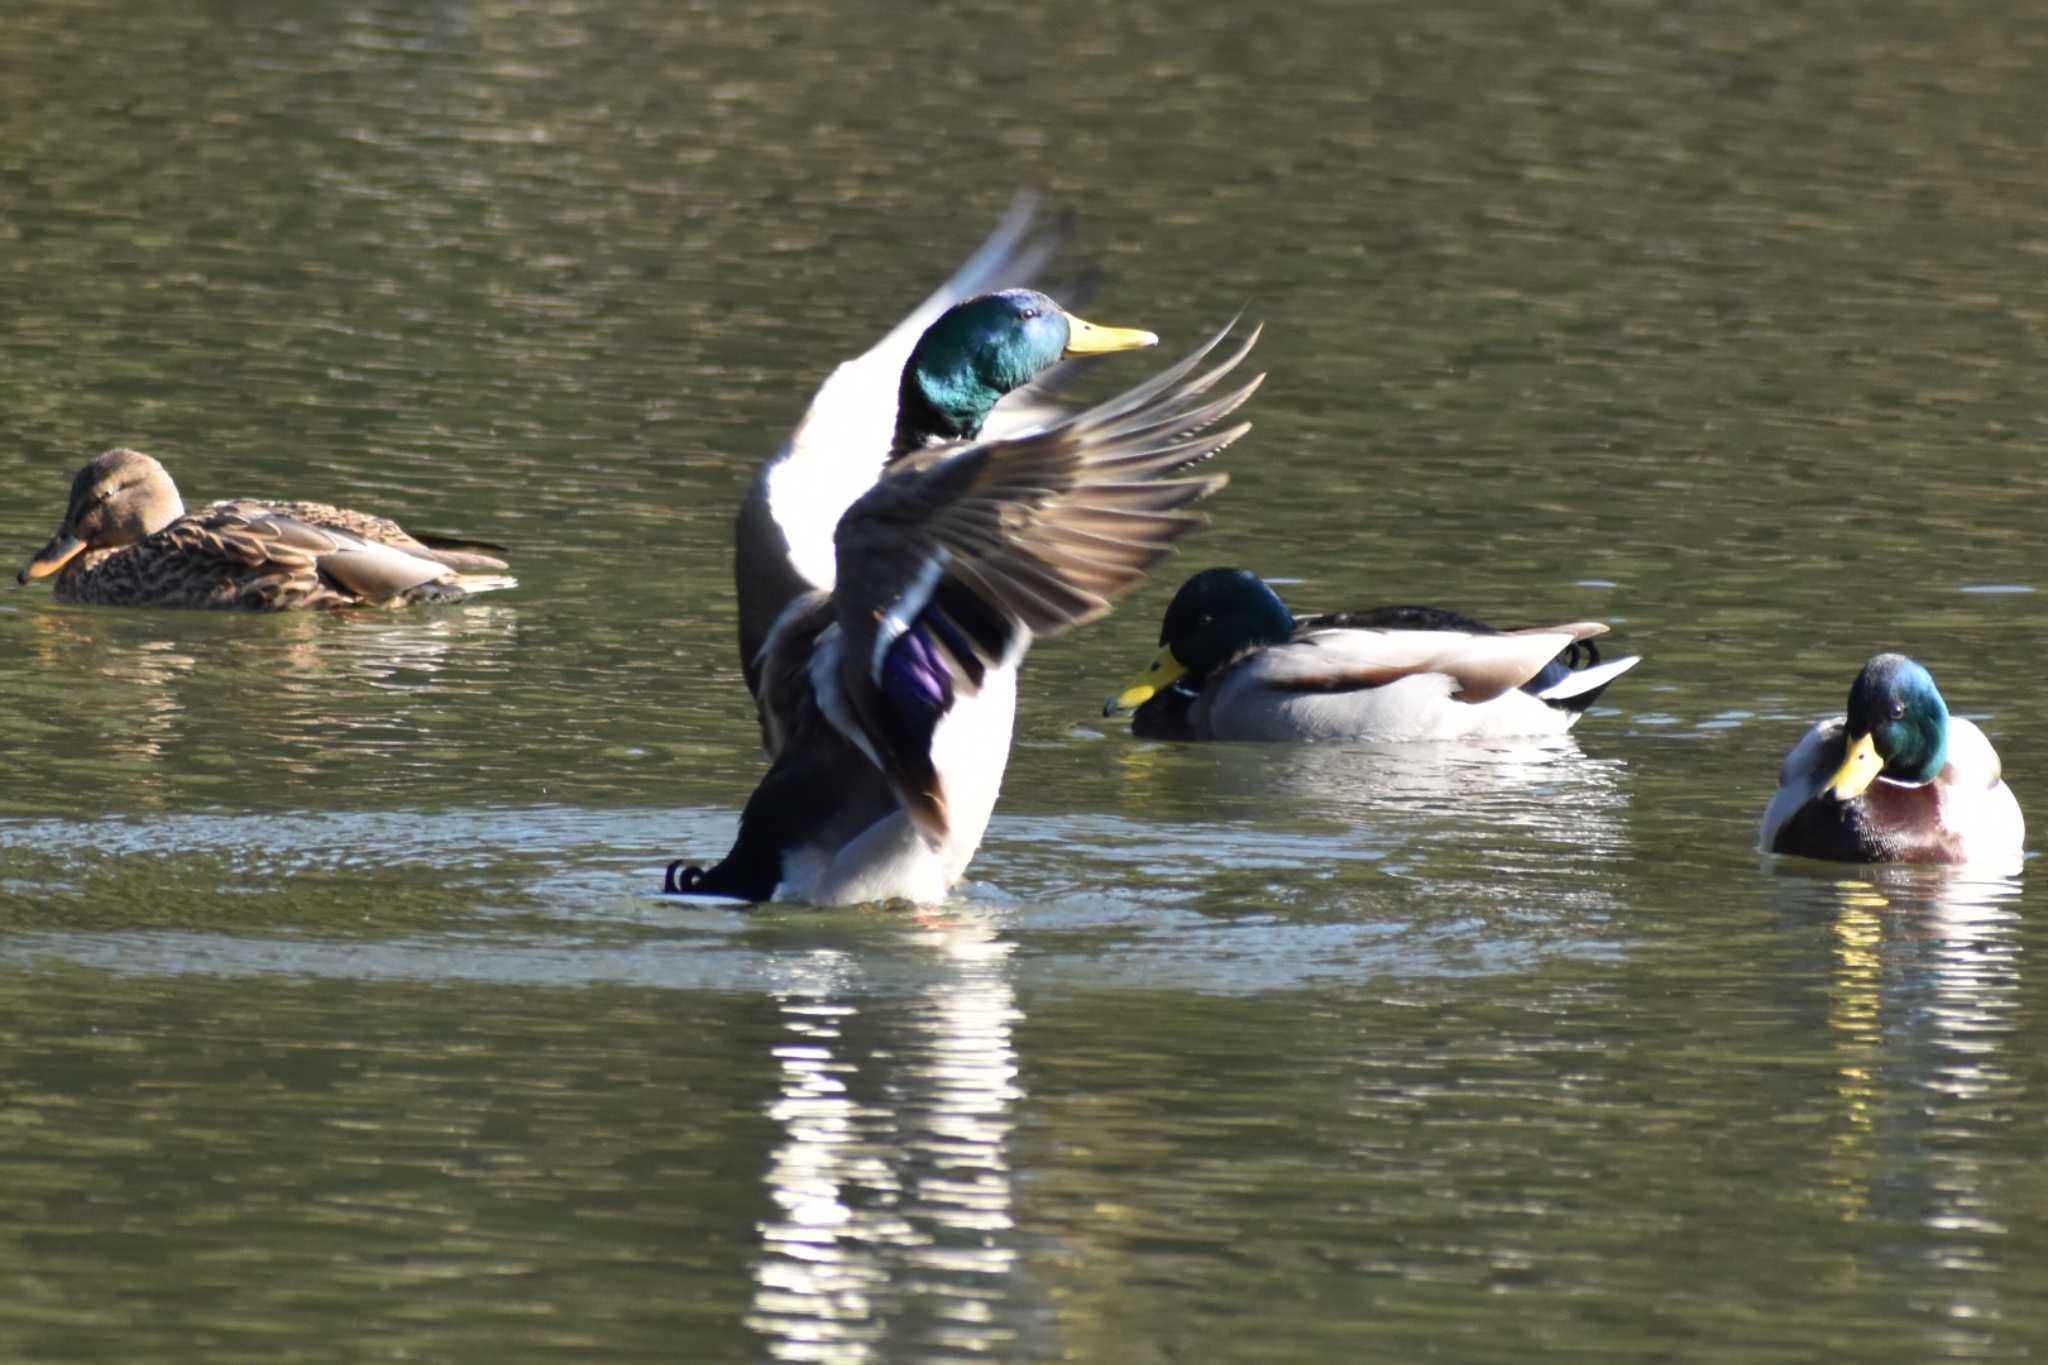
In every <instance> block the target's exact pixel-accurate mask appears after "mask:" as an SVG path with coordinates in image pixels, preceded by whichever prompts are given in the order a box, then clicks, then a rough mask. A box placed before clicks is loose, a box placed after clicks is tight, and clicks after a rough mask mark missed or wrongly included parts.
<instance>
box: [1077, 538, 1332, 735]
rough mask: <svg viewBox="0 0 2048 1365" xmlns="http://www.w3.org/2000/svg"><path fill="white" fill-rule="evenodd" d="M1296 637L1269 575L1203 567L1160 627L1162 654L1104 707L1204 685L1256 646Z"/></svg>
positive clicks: (1109, 711)
mask: <svg viewBox="0 0 2048 1365" xmlns="http://www.w3.org/2000/svg"><path fill="white" fill-rule="evenodd" d="M1293 638H1294V613H1293V612H1291V611H1289V610H1288V609H1287V604H1286V603H1285V602H1283V601H1281V600H1280V594H1278V593H1276V592H1274V591H1273V590H1272V589H1271V588H1269V587H1267V586H1266V580H1265V579H1263V578H1260V577H1259V576H1258V575H1257V574H1255V573H1253V572H1252V571H1251V570H1249V569H1204V570H1202V571H1201V572H1200V573H1198V574H1196V575H1195V576H1194V577H1193V578H1190V579H1189V580H1188V581H1187V582H1185V583H1183V584H1181V585H1180V591H1179V592H1177V593H1175V594H1174V595H1173V601H1172V602H1170V603H1168V604H1167V608H1166V619H1165V620H1164V621H1163V622H1161V623H1160V626H1159V653H1158V655H1157V657H1155V658H1154V659H1153V660H1152V666H1151V667H1150V668H1148V669H1146V670H1145V671H1144V672H1142V673H1140V674H1138V676H1136V677H1135V678H1132V679H1131V681H1130V682H1129V683H1128V684H1127V685H1126V686H1125V688H1124V690H1123V691H1121V692H1119V693H1117V694H1116V695H1115V696H1113V697H1111V698H1110V699H1109V703H1108V704H1107V705H1106V706H1104V707H1103V708H1102V714H1104V715H1105V716H1109V715H1114V714H1116V713H1117V712H1118V711H1121V710H1124V709H1126V708H1127V707H1132V706H1138V705H1140V704H1142V703H1144V702H1146V701H1149V700H1151V698H1152V696H1153V695H1154V694H1155V693H1157V692H1158V691H1159V690H1160V689H1161V688H1164V687H1170V686H1172V685H1173V684H1175V683H1177V682H1180V681H1181V680H1182V679H1186V680H1187V683H1188V685H1189V686H1190V687H1194V688H1198V689H1199V688H1200V687H1201V685H1202V683H1203V682H1204V681H1205V680H1206V679H1207V678H1208V676H1209V675H1210V674H1211V673H1213V672H1215V671H1216V670H1217V669H1219V668H1221V667H1222V666H1223V665H1225V664H1227V663H1229V662H1230V661H1231V660H1232V659H1234V658H1236V657H1237V656H1238V655H1239V654H1242V653H1243V652H1244V651H1246V650H1247V649H1250V648H1252V647H1253V646H1254V645H1278V644H1285V643H1286V642H1287V641H1289V640H1291V639H1293Z"/></svg>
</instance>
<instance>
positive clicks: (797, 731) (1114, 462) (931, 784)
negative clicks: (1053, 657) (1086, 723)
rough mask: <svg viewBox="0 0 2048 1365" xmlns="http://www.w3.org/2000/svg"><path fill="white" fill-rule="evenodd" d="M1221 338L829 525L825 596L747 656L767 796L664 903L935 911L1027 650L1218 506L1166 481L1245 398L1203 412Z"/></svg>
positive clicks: (969, 850)
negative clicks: (766, 760)
mask: <svg viewBox="0 0 2048 1365" xmlns="http://www.w3.org/2000/svg"><path fill="white" fill-rule="evenodd" d="M1227 332H1228V329H1225V332H1224V333H1219V334H1218V335H1217V336H1216V337H1215V338H1214V339H1213V340H1211V341H1210V342H1209V344H1208V345H1206V346H1203V347H1202V348H1201V349H1200V350H1198V351H1196V352H1195V353H1194V354H1193V355H1191V356H1189V357H1188V358H1187V359H1185V360H1183V361H1181V362H1180V363H1179V364H1177V365H1175V366H1173V367H1172V368H1170V369H1168V370H1166V371H1164V372H1163V373H1161V374H1159V375H1158V376H1156V377H1154V378H1153V379H1151V380H1149V381H1147V382H1146V383H1144V384H1141V385H1139V386H1138V387H1137V388H1134V389H1132V390H1130V391H1129V392H1128V393H1125V394H1124V395H1122V396H1121V397H1118V398H1114V399H1111V400H1109V401H1108V402H1105V403H1102V404H1100V405H1098V406H1096V407H1093V408H1089V409H1087V410H1085V411H1083V412H1080V413H1077V414H1075V415H1073V416H1071V417H1069V418H1066V419H1064V420H1062V421H1059V422H1056V423H1054V424H1053V425H1051V426H1049V427H1045V428H1043V429H1041V430H1038V431H1035V432H1030V433H1027V434H1024V435H1021V436H1015V437H1010V438H1008V439H1003V440H988V441H981V442H977V443H975V444H971V445H951V446H942V447H939V448H936V449H932V450H924V451H918V452H914V453H911V454H907V455H905V456H903V457H902V458H900V459H897V460H896V461H895V462H894V463H892V464H891V465H890V466H889V467H888V469H887V470H886V471H885V472H884V473H883V475H882V476H881V478H880V479H879V480H877V482H876V483H875V486H874V487H873V488H871V489H869V490H868V491H867V492H866V493H864V494H862V495H861V496H860V497H859V498H858V499H857V500H856V501H855V502H854V504H853V505H852V506H851V507H850V508H848V509H847V511H846V515H845V516H843V517H841V518H840V521H839V525H838V528H837V530H836V531H835V533H834V541H835V546H836V561H837V562H836V565H835V570H834V576H833V586H832V588H831V590H830V591H823V590H812V591H810V592H808V593H805V594H804V595H803V596H801V597H799V598H798V599H797V600H796V601H794V602H792V603H791V604H790V606H789V607H788V608H787V609H785V610H784V611H783V612H782V613H781V616H780V618H779V619H778V620H777V621H776V624H775V627H774V630H773V631H772V632H771V633H770V635H769V637H768V641H767V644H766V645H765V646H764V647H763V650H762V660H761V687H760V692H759V700H760V704H761V710H762V715H763V724H764V728H765V729H766V731H767V735H768V748H769V752H770V753H772V754H774V755H776V757H775V760H774V762H773V764H771V766H770V767H769V770H768V775H767V777H766V778H765V779H763V780H762V782H761V785H760V786H759V787H757V788H756V789H755V791H754V794H753V796H752V798H751V799H749V800H748V802H747V805H746V809H745V810H744V811H743V812H742V813H741V815H740V829H739V837H738V839H737V841H736V842H735V843H734V844H733V846H732V851H731V852H729V853H728V854H726V856H725V860H724V861H723V862H721V863H719V864H718V865H717V866H715V867H713V868H710V869H709V870H706V869H704V868H701V867H689V868H684V867H682V866H681V864H680V861H678V862H677V863H674V864H671V865H670V867H669V869H668V878H667V885H666V887H665V889H666V890H667V891H670V892H680V893H683V894H694V895H707V896H721V897H728V898H737V899H740V900H748V901H763V900H801V901H812V902H818V903H825V904H848V903H853V902H858V901H869V900H885V899H891V898H898V897H900V898H905V899H910V900H916V901H925V902H930V901H936V900H940V899H942V898H943V897H944V896H945V894H946V892H947V890H948V889H949V888H950V887H951V886H952V885H953V884H954V883H955V882H956V881H958V880H959V878H960V876H961V875H962V874H963V873H964V872H965V871H966V869H967V863H968V860H969V859H970V858H972V857H973V855H974V850H975V848H976V847H977V846H978V845H979V844H980V842H981V836H982V833H983V831H984V830H985V829H986V828H987V826H988V819H989V813H990V811H991V810H992V809H993V807H994V805H995V799H996V791H997V788H998V787H999V786H1000V785H1001V783H1002V777H1003V768H1004V765H1005V764H1006V763H1007V762H1008V759H1009V750H1010V728H1011V723H1012V719H1013V716H1014V712H1015V707H1016V669H1017V665H1018V663H1019V661H1020V660H1021V659H1022V658H1023V655H1024V652H1025V650H1026V649H1027V648H1029V646H1030V644H1031V641H1032V639H1033V637H1034V636H1037V635H1045V634H1050V633H1052V632H1055V631H1059V630H1063V629H1065V628H1067V627H1069V626H1074V625H1078V624H1080V623H1081V622H1084V621H1090V620H1093V619H1094V618H1096V617H1098V616H1100V615H1102V614H1103V613H1105V612H1107V611H1108V610H1109V608H1110V604H1111V602H1113V601H1114V600H1115V599H1116V598H1118V597H1120V596H1122V595H1123V594H1124V593H1125V592H1127V591H1129V590H1130V589H1131V588H1132V587H1133V586H1134V585H1135V584H1136V583H1137V582H1138V580H1139V579H1140V578H1141V577H1142V576H1143V575H1144V573H1145V571H1146V570H1147V569H1148V568H1149V567H1150V566H1151V565H1152V564H1154V563H1155V562H1157V561H1158V559H1159V558H1160V557H1161V556H1162V555H1164V554H1165V553H1166V552H1167V550H1168V549H1169V547H1170V542H1171V541H1172V540H1173V539H1174V538H1175V537H1177V536H1179V535H1181V534H1182V533H1183V532H1185V531H1187V530H1189V529H1190V528H1192V527H1194V526H1197V525H1199V524H1201V522H1202V521H1203V518H1202V517H1200V516H1199V515H1197V514H1195V513H1192V512H1189V511H1185V510H1182V509H1184V508H1185V507H1186V505H1187V504H1188V503H1191V502H1193V501H1195V500H1196V499H1198V498H1202V497H1206V496H1208V495H1209V494H1210V493H1213V492H1215V491H1216V490H1217V489H1218V488H1220V487H1222V486H1223V483H1224V476H1223V475H1220V474H1214V475H1201V476H1191V477H1175V476H1176V475H1179V474H1180V473H1181V471H1183V470H1185V469H1187V468H1188V466H1190V465H1193V464H1195V463H1197V462H1198V461H1201V460H1205V459H1207V458H1209V457H1210V456H1211V455H1213V454H1215V453H1216V452H1217V451H1219V450H1221V449H1223V448H1224V447H1225V446H1227V445H1229V444H1230V443H1231V442H1232V441H1234V440H1236V439H1237V438H1238V437H1239V436H1241V435H1243V434H1244V432H1245V430H1246V429H1247V428H1246V426H1245V424H1242V423H1239V424H1237V425H1233V426H1229V427H1226V428H1224V429H1222V430H1215V429H1214V428H1215V427H1216V424H1217V423H1219V422H1221V421H1223V420H1224V419H1225V418H1226V417H1228V416H1229V415H1230V414H1231V413H1232V412H1234V411H1235V410H1236V409H1237V407H1238V406H1239V405H1240V404H1241V403H1243V402H1244V401H1245V400H1246V399H1247V398H1249V397H1250V396H1251V394H1252V391H1253V390H1254V389H1255V388H1257V387H1258V383H1259V381H1258V379H1253V380H1251V381H1249V382H1247V383H1245V384H1243V385H1241V386H1239V387H1237V388H1236V389H1234V390H1232V391H1231V392H1229V393H1227V394H1225V395H1224V396H1223V397H1221V398H1214V399H1209V400H1206V401H1205V400H1204V398H1203V395H1204V394H1205V393H1206V392H1207V391H1208V390H1209V389H1211V388H1212V387H1213V386H1215V385H1216V384H1217V382H1218V381H1220V380H1221V379H1222V378H1223V377H1224V376H1225V375H1226V374H1228V373H1229V372H1230V371H1231V370H1232V369H1233V368H1234V367H1235V366H1236V365H1237V364H1238V363H1239V362H1240V361H1241V360H1243V358H1244V356H1245V354H1246V353H1247V352H1248V351H1249V350H1250V349H1251V345H1252V342H1253V341H1254V340H1256V339H1257V334H1256V333H1254V334H1253V335H1252V337H1251V338H1248V339H1247V340H1246V341H1245V342H1244V344H1243V346H1241V347H1240V348H1239V349H1238V350H1237V352H1236V353H1235V354H1234V355H1232V356H1231V357H1230V358H1229V359H1227V360H1225V361H1223V362H1221V363H1220V364H1217V365H1215V366H1213V367H1212V368H1210V369H1208V370H1207V371H1204V372H1199V373H1198V368H1199V367H1200V365H1201V364H1202V361H1203V358H1204V357H1206V356H1207V355H1208V354H1209V353H1210V351H1211V350H1212V349H1213V348H1214V347H1215V346H1216V345H1217V344H1218V343H1219V342H1221V341H1222V339H1223V336H1224V335H1225V334H1227Z"/></svg>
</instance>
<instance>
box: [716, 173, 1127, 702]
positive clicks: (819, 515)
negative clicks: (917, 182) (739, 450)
mask: <svg viewBox="0 0 2048 1365" xmlns="http://www.w3.org/2000/svg"><path fill="white" fill-rule="evenodd" d="M1065 235H1066V229H1065V226H1064V224H1054V225H1052V226H1051V227H1043V228H1041V227H1039V226H1037V225H1036V223H1035V210H1034V205H1033V201H1032V200H1031V199H1030V198H1029V197H1028V196H1025V197H1022V198H1020V199H1019V200H1018V202H1017V203H1016V204H1015V205H1014V206H1012V208H1011V210H1010V212H1009V214H1008V215H1007V216H1006V217H1005V218H1004V219H1003V221H1002V223H1000V224H999V225H998V226H997V228H996V230H995V231H994V232H993V233H991V234H990V235H989V238H988V240H987V241H985V242H983V243H982V244H981V246H980V248H979V249H977V250H976V251H975V252H974V254H973V255H972V256H970V257H969V258H968V259H967V261H966V262H965V263H964V264H963V265H961V267H960V268H959V270H957V271H956V272H954V275H953V277H952V278H951V279H949V280H947V281H946V283H945V284H943V285H941V286H940V287H939V288H938V289H937V290H936V291H935V292H934V293H933V294H932V295H931V297H929V298H927V299H926V300H925V301H924V302H923V303H921V304H919V305H918V306H917V308H916V309H915V310H913V311H912V312H911V314H910V315H909V316H908V317H906V318H904V319H903V320H902V321H901V322H899V323H897V324H896V326H895V327H894V328H893V329H891V330H890V332H889V334H888V335H887V336H885V337H883V338H882V339H881V340H880V341H879V342H877V343H876V344H875V345H874V346H873V347H872V348H870V349H869V350H868V351H867V352H866V353H865V354H863V355H861V356H859V357H858V358H856V359H854V360H849V361H847V362H846V363H844V364H842V365H840V366H839V368H837V369H836V370H834V371H833V372H832V375H831V377H830V378H828V379H827V380H826V381H825V382H824V383H823V384H822V385H820V386H819V388H818V391H817V393H816V395H815V396H814V397H813V398H812V399H811V405H810V408H809V410H808V411H806V412H805V414H804V418H803V421H802V422H801V423H799V424H798V426H797V429H796V431H795V432H794V433H792V434H791V436H790V438H789V440H788V441H787V442H785V443H784V445H783V447H782V449H781V450H780V451H778V452H777V453H776V455H775V457H774V458H773V459H771V460H770V461H769V462H768V463H767V464H766V465H765V466H763V467H762V469H761V471H760V473H759V474H757V475H756V476H755V478H754V482H753V485H752V487H750V488H749V489H748V491H747V495H746V497H745V499H744V500H743V501H742V502H741V504H740V510H739V516H738V519H737V523H736V525H735V527H734V546H735V548H734V555H733V577H734V580H735V587H736V588H737V590H738V594H739V626H740V664H741V667H743V668H744V669H745V670H746V675H747V687H748V689H749V690H751V691H754V692H756V693H758V692H759V691H760V675H761V647H762V645H763V644H765V643H766V642H767V639H768V634H769V632H770V631H771V630H772V629H774V626H775V622H776V619H777V618H778V617H779V616H780V615H781V614H782V612H783V609H784V608H786V607H788V606H789V605H790V603H791V602H793V601H795V600H796V599H797V598H798V597H800V596H801V595H802V594H804V593H807V592H811V591H813V590H822V591H825V592H830V591H831V590H832V584H833V576H834V574H835V572H836V568H835V561H834V549H833V544H832V532H833V529H834V528H835V527H836V526H838V524H839V519H840V517H841V516H843V515H844V514H845V512H846V509H847V508H849V507H851V506H852V505H853V502H854V499H856V498H858V497H860V495H861V494H863V493H865V492H867V491H868V489H870V488H872V487H874V485H875V481H876V480H877V479H879V478H881V477H882V471H883V470H884V469H885V468H887V467H888V466H889V465H890V464H891V463H892V462H893V461H895V460H899V459H901V458H902V457H903V456H904V455H905V454H906V453H909V452H912V451H916V450H921V449H925V448H927V447H929V446H931V445H935V444H940V443H945V442H953V441H971V440H976V439H979V438H981V437H982V436H989V437H996V436H1005V435H1013V434H1016V433H1017V432H1020V431H1023V430H1027V429H1030V428H1032V427H1036V426H1042V425H1044V424H1045V423H1047V422H1049V421H1051V420H1053V419H1054V418H1056V417H1058V416H1059V415H1061V414H1060V412H1059V411H1058V410H1057V409H1054V408H1052V407H1051V406H1050V405H1049V404H1048V403H1046V402H1045V401H1043V399H1042V396H1041V397H1039V401H1035V402H1034V401H1031V397H1032V396H1028V395H1025V394H1017V395H1016V396H1014V397H1012V398H1011V399H1010V400H1009V401H1008V402H1005V403H1004V404H1003V406H1002V408H1001V410H999V411H997V410H995V407H996V404H997V402H998V401H999V400H1001V399H1002V398H1003V397H1004V395H1005V394H1011V393H1012V392H1013V391H1014V390H1017V389H1019V388H1020V387H1023V386H1025V385H1026V384H1027V383H1028V382H1029V381H1031V380H1033V379H1035V378H1037V377H1039V376H1040V375H1041V374H1042V373H1043V372H1044V371H1045V370H1046V369H1047V368H1048V367H1049V366H1051V365H1052V363H1053V362H1054V361H1055V360H1057V359H1059V358H1061V357H1063V356H1071V355H1085V354H1095V353H1100V352H1106V351H1121V350H1129V349H1132V348H1135V347H1140V346H1150V345H1153V344H1154V343H1156V342H1157V341H1158V338H1157V337H1155V336H1153V335H1152V333H1150V332H1143V331H1136V330H1131V329H1125V328H1117V327H1097V326H1095V325H1094V324H1092V323H1087V322H1083V321H1081V320H1080V319H1079V318H1076V317H1074V316H1073V315H1072V314H1070V313H1067V312H1066V311H1065V310H1064V309H1062V308H1061V307H1060V306H1059V305H1058V304H1056V303H1054V302H1053V301H1052V300H1051V299H1050V298H1048V297H1046V296H1045V295H1044V294H1042V293H1031V292H1025V291H1023V290H1021V289H1020V288H1016V287H1017V286H1023V285H1028V284H1031V283H1033V282H1034V281H1035V280H1037V279H1038V277H1039V276H1040V275H1041V274H1042V273H1043V272H1044V271H1045V269H1046V268H1047V266H1048V265H1049V264H1050V263H1051V261H1052V259H1053V257H1054V256H1055V255H1056V254H1057V253H1058V251H1059V248H1060V246H1061V245H1062V243H1063V241H1064V239H1065ZM999 287H1003V288H1004V292H1000V293H991V292H990V291H992V290H996V289H998V288H999Z"/></svg>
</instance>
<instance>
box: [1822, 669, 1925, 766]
mask: <svg viewBox="0 0 2048 1365" xmlns="http://www.w3.org/2000/svg"><path fill="white" fill-rule="evenodd" d="M1845 738H1846V739H1847V741H1848V752H1847V754H1846V756H1845V757H1844V758H1843V760H1842V766H1841V767H1840V768H1839V769H1837V770H1836V772H1835V775H1834V777H1833V779H1831V780H1830V781H1829V783H1828V787H1829V789H1830V790H1831V791H1833V792H1834V794H1835V795H1836V796H1838V797H1840V798H1841V799H1842V800H1844V801H1847V800H1849V799H1850V798H1852V797H1856V796H1860V795H1861V794H1862V793H1863V790H1864V788H1866V787H1868V786H1869V785H1870V784H1871V783H1872V782H1874V781H1876V780H1877V779H1878V778H1879V777H1885V778H1889V779H1890V780H1892V781H1894V782H1905V783H1908V784H1916V785H1917V784H1919V783H1923V782H1932V781H1933V780H1934V779H1935V778H1937V777H1939V776H1940V775H1941V770H1942V768H1943V767H1944V766H1945V765H1946V764H1947V763H1948V703H1947V702H1945V701H1943V700H1942V699H1941V689H1939V688H1937V687H1936V686H1935V685H1934V675H1933V674H1931V673H1929V672H1928V671H1927V670H1926V669H1925V668H1923V667H1921V666H1920V665H1919V664H1918V663H1915V662H1914V661H1913V660H1911V659H1909V658H1907V657H1906V656H1905V655H1903V654H1879V655H1877V656H1875V657H1874V658H1872V659H1871V661H1870V662H1869V663H1867V664H1865V665H1863V671H1862V672H1861V673H1858V674H1857V675H1856V683H1855V685H1854V686H1853V687H1851V688H1850V689H1849V714H1848V728H1847V731H1846V733H1845Z"/></svg>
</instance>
